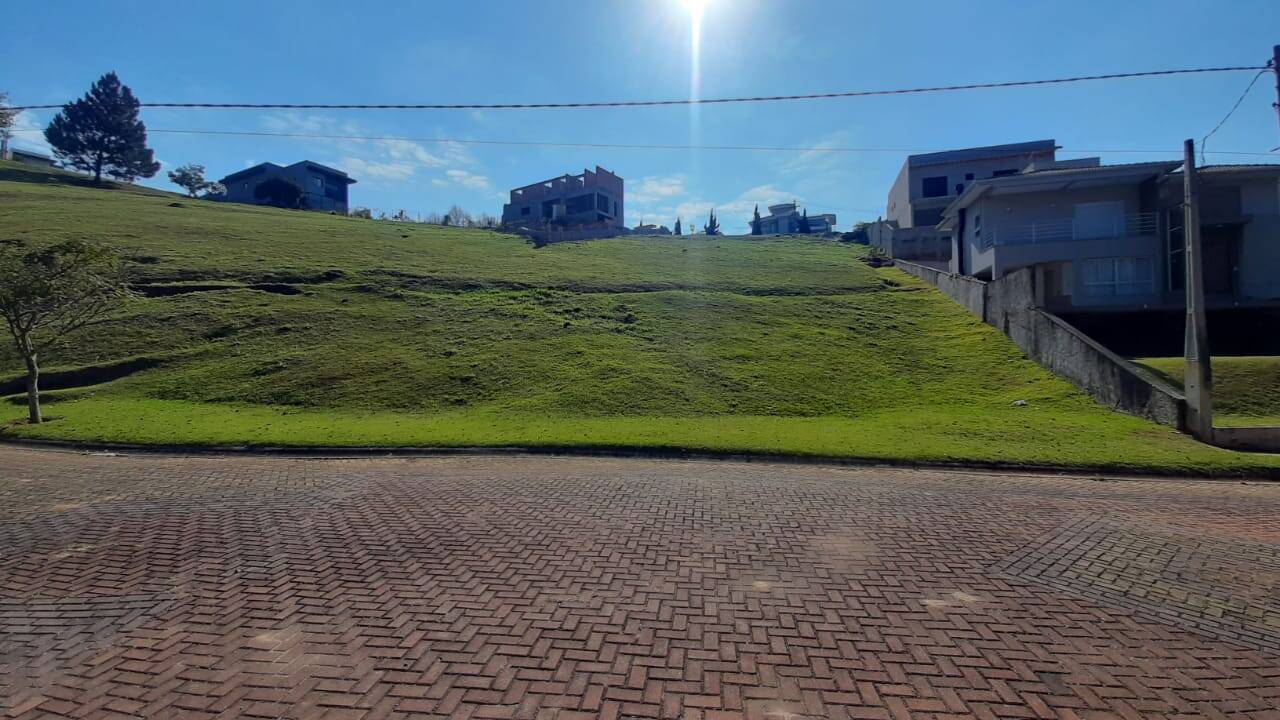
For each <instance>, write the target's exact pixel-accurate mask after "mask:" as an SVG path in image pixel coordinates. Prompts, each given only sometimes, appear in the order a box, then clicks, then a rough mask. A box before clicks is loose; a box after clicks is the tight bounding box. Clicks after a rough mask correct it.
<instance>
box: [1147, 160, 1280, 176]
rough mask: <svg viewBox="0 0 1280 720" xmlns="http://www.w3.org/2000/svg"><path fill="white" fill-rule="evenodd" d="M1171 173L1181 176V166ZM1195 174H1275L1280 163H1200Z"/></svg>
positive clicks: (1278, 172) (1277, 172)
mask: <svg viewBox="0 0 1280 720" xmlns="http://www.w3.org/2000/svg"><path fill="white" fill-rule="evenodd" d="M1170 174H1171V175H1176V176H1178V177H1182V168H1181V167H1179V168H1178V169H1177V170H1174V171H1173V172H1172V173H1170ZM1196 174H1197V175H1277V174H1280V163H1275V164H1267V163H1254V164H1251V165H1201V166H1200V167H1198V168H1196Z"/></svg>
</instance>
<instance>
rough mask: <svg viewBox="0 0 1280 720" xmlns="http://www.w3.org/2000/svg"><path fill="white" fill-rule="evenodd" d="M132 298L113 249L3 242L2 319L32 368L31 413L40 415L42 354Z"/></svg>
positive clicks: (32, 418) (29, 383)
mask: <svg viewBox="0 0 1280 720" xmlns="http://www.w3.org/2000/svg"><path fill="white" fill-rule="evenodd" d="M131 296H132V293H131V292H130V291H129V290H128V288H127V286H126V285H125V281H124V273H123V271H122V269H121V265H120V260H119V258H118V257H117V256H116V255H115V253H113V252H112V251H111V250H109V249H107V248H105V247H103V246H101V245H95V244H90V243H87V242H84V241H83V240H67V241H64V242H60V243H58V244H56V245H47V246H44V247H38V248H29V247H27V246H26V245H25V244H24V243H23V242H22V241H21V240H6V241H3V242H0V317H3V318H4V320H5V323H6V324H7V325H8V326H9V334H10V335H11V336H12V337H13V342H14V344H15V345H17V348H18V354H19V355H21V356H22V360H23V362H24V363H25V364H26V366H27V410H28V416H29V419H30V421H31V422H32V423H39V422H42V421H43V418H42V417H41V414H40V363H39V356H40V352H41V350H43V349H45V348H47V347H49V346H51V345H53V344H54V343H56V342H57V341H59V340H60V339H62V338H63V337H65V336H66V335H67V334H68V333H71V332H73V331H75V330H78V329H80V328H82V327H84V326H86V325H89V324H91V323H94V322H97V321H98V320H100V319H101V318H102V316H103V315H105V314H106V313H107V312H109V311H111V310H112V309H114V308H116V307H117V306H119V305H120V304H121V303H122V302H123V301H125V300H127V299H128V298H130V297H131Z"/></svg>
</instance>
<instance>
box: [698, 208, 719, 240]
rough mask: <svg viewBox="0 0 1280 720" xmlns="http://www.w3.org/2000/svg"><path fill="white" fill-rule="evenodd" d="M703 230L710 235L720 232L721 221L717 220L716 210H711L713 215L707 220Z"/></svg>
mask: <svg viewBox="0 0 1280 720" xmlns="http://www.w3.org/2000/svg"><path fill="white" fill-rule="evenodd" d="M702 231H703V232H705V233H706V234H708V235H719V234H720V223H719V222H717V221H716V211H715V210H712V211H711V217H710V218H709V219H708V220H707V224H706V225H704V226H703V227H702Z"/></svg>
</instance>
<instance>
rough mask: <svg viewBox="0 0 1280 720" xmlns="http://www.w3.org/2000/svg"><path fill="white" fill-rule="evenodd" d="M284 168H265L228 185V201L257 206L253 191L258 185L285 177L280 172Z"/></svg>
mask: <svg viewBox="0 0 1280 720" xmlns="http://www.w3.org/2000/svg"><path fill="white" fill-rule="evenodd" d="M280 169H282V168H263V169H262V170H260V171H258V172H255V173H254V174H252V175H249V176H246V177H242V178H236V180H235V181H233V182H230V183H228V184H227V194H226V200H227V201H229V202H237V203H245V204H247V205H256V204H257V203H258V200H257V198H255V197H254V196H253V189H254V188H255V187H257V186H258V183H260V182H262V181H264V180H267V179H270V178H273V177H283V175H282V174H281V173H280V172H279V170H280Z"/></svg>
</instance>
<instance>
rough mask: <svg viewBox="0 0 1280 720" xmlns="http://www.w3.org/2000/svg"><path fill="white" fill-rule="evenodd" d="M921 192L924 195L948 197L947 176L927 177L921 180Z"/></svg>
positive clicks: (928, 196)
mask: <svg viewBox="0 0 1280 720" xmlns="http://www.w3.org/2000/svg"><path fill="white" fill-rule="evenodd" d="M921 183H922V184H921V187H920V194H921V195H922V196H923V197H927V198H933V197H946V196H947V176H946V175H943V176H941V177H927V178H925V179H924V180H922V181H921Z"/></svg>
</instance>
